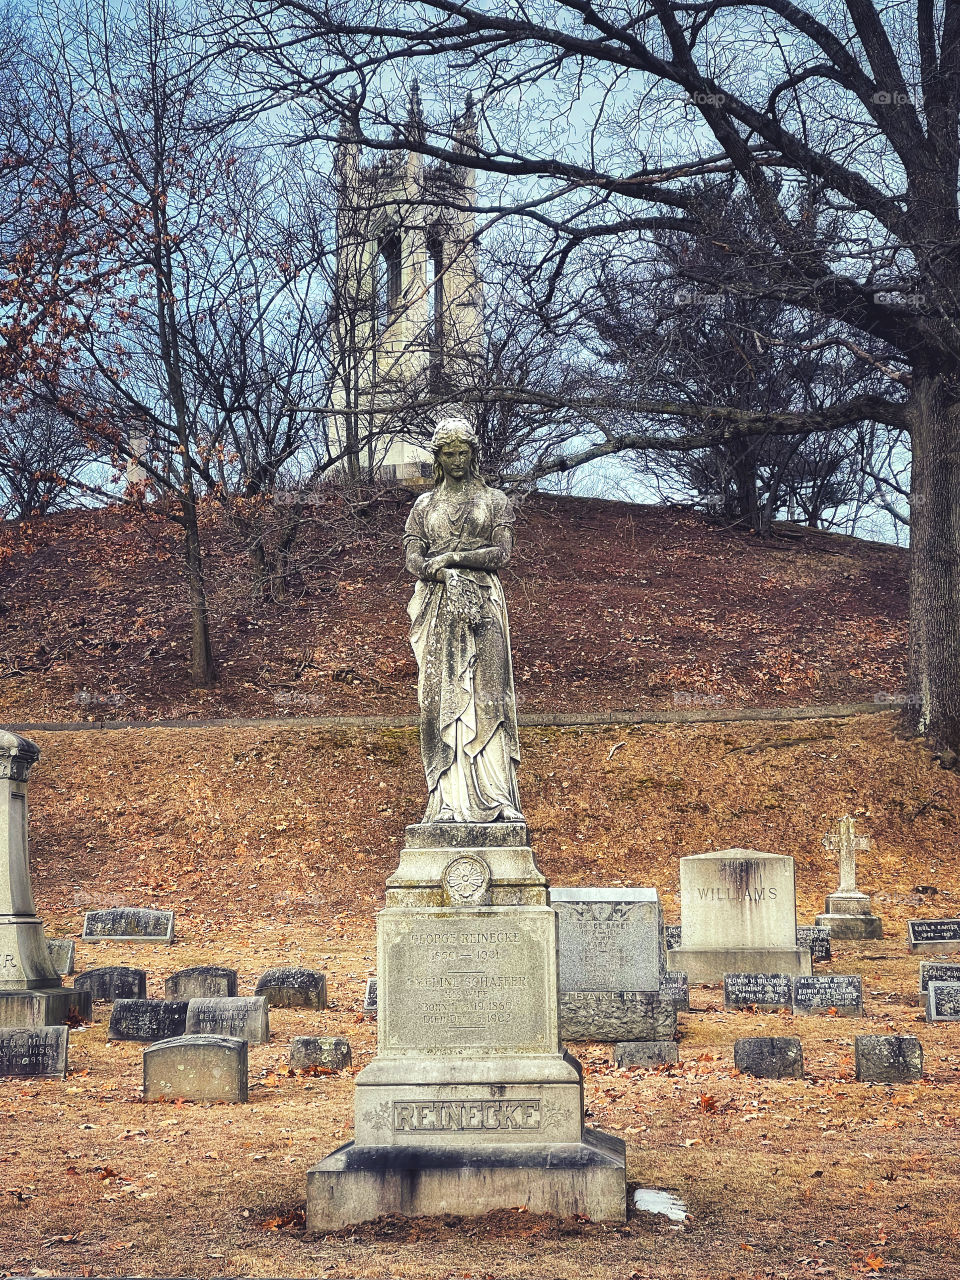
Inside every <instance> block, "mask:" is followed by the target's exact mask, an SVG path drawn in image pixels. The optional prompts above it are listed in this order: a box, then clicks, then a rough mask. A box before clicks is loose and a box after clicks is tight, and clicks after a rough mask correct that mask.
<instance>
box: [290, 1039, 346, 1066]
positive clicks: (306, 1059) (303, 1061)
mask: <svg viewBox="0 0 960 1280" xmlns="http://www.w3.org/2000/svg"><path fill="white" fill-rule="evenodd" d="M352 1062H353V1055H352V1054H351V1052H350V1042H349V1041H348V1040H346V1039H345V1038H344V1037H343V1036H294V1037H293V1039H292V1040H291V1042H290V1066H291V1067H292V1068H293V1069H294V1070H295V1071H303V1070H305V1069H307V1068H309V1067H326V1068H327V1069H328V1070H330V1071H343V1069H344V1068H345V1067H349V1066H350V1064H351V1063H352Z"/></svg>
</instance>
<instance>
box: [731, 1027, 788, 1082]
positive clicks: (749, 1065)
mask: <svg viewBox="0 0 960 1280" xmlns="http://www.w3.org/2000/svg"><path fill="white" fill-rule="evenodd" d="M733 1063H734V1066H735V1067H736V1068H737V1070H738V1071H742V1072H743V1074H744V1075H746V1076H759V1077H760V1078H761V1079H764V1080H789V1079H797V1080H799V1079H800V1078H801V1077H802V1076H803V1047H802V1045H801V1044H800V1041H799V1040H798V1039H797V1038H796V1036H744V1037H743V1038H742V1039H741V1040H737V1041H736V1043H735V1044H734V1046H733Z"/></svg>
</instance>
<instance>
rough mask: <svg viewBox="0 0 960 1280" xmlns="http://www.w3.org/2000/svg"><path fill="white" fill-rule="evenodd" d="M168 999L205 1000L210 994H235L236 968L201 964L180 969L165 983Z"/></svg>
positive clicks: (164, 988)
mask: <svg viewBox="0 0 960 1280" xmlns="http://www.w3.org/2000/svg"><path fill="white" fill-rule="evenodd" d="M163 993H164V995H165V996H166V998H167V999H168V1000H203V999H206V998H208V997H210V996H235V995H236V994H237V971H236V969H221V968H219V967H218V966H217V965H212V964H199V965H194V967H193V968H192V969H180V970H179V971H178V972H177V973H172V974H171V975H170V977H169V978H167V980H166V982H165V983H164V984H163Z"/></svg>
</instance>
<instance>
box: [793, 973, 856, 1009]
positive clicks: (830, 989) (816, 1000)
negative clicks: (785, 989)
mask: <svg viewBox="0 0 960 1280" xmlns="http://www.w3.org/2000/svg"><path fill="white" fill-rule="evenodd" d="M793 1012H794V1013H825V1014H829V1013H836V1014H837V1015H838V1016H839V1017H841V1018H862V1017H863V982H862V980H861V979H860V978H858V977H854V976H848V975H846V974H840V973H828V974H825V975H823V976H822V977H819V976H818V977H815V978H794V980H793Z"/></svg>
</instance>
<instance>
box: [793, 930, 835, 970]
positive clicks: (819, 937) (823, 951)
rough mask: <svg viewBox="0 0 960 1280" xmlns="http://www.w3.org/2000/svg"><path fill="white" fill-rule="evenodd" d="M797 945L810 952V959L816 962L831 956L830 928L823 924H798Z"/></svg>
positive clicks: (828, 958)
mask: <svg viewBox="0 0 960 1280" xmlns="http://www.w3.org/2000/svg"><path fill="white" fill-rule="evenodd" d="M797 946H798V947H804V948H806V950H807V951H809V952H810V959H811V960H812V961H813V962H814V964H816V963H817V962H818V961H827V960H831V959H832V958H833V952H832V951H831V949H830V930H829V929H828V928H827V927H826V926H825V925H818V924H798V925H797Z"/></svg>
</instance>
